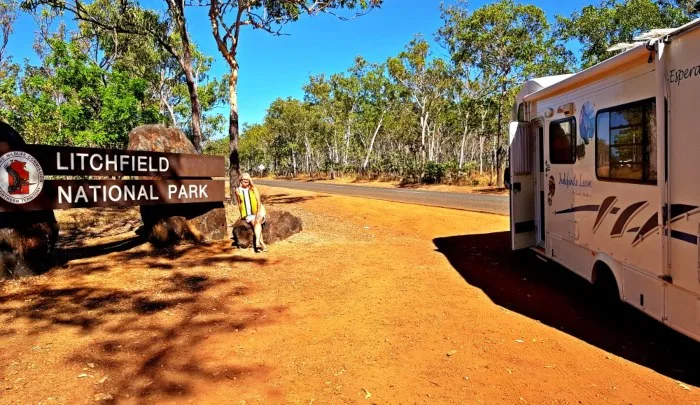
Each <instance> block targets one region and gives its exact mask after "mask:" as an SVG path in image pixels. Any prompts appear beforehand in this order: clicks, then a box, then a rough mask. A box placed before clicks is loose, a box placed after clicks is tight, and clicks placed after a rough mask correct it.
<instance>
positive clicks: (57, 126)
mask: <svg viewBox="0 0 700 405" xmlns="http://www.w3.org/2000/svg"><path fill="white" fill-rule="evenodd" d="M48 46H49V47H50V52H49V53H48V55H46V57H45V58H44V61H43V65H42V66H40V67H34V66H29V65H26V66H25V67H24V75H23V76H22V77H21V78H18V79H17V80H19V83H18V87H19V88H15V87H14V86H13V84H17V81H15V82H14V83H9V84H8V85H6V86H3V91H2V93H1V94H0V98H2V100H3V105H4V107H5V108H3V110H4V111H2V116H3V117H5V118H6V119H7V120H8V121H9V123H10V124H11V125H13V126H15V127H16V128H17V129H18V130H19V131H20V133H22V134H23V136H24V137H25V139H26V140H27V141H28V142H40V143H47V144H60V145H77V146H99V147H114V148H122V147H124V146H125V145H126V142H127V135H128V133H129V131H130V130H131V129H132V128H133V127H134V126H137V125H140V124H144V123H157V122H158V121H159V120H160V118H161V116H160V114H159V112H158V108H157V105H156V104H153V103H149V102H148V101H149V100H148V83H147V81H146V80H144V79H141V78H139V77H134V76H133V75H130V74H129V73H127V72H123V71H120V70H111V71H106V70H105V69H103V68H101V67H100V66H99V65H98V64H97V63H95V62H94V61H92V60H91V59H90V58H89V56H88V55H87V54H86V53H85V52H84V48H83V45H82V44H81V43H80V42H78V41H75V40H72V41H65V40H63V39H62V38H60V37H55V38H52V39H50V40H49V41H48ZM17 90H19V91H17Z"/></svg>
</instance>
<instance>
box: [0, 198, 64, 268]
mask: <svg viewBox="0 0 700 405" xmlns="http://www.w3.org/2000/svg"><path fill="white" fill-rule="evenodd" d="M0 223H1V224H2V225H1V227H0V279H3V278H17V277H25V276H32V275H36V274H41V273H44V272H46V271H47V270H49V269H50V268H51V266H52V265H53V263H54V250H55V247H56V241H57V240H58V223H57V222H56V217H55V216H54V215H53V211H34V212H32V213H30V214H16V213H0Z"/></svg>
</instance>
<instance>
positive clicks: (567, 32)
mask: <svg viewBox="0 0 700 405" xmlns="http://www.w3.org/2000/svg"><path fill="white" fill-rule="evenodd" d="M694 3H695V0H662V1H659V0H604V1H603V2H601V3H600V4H599V5H598V6H586V7H584V8H583V9H581V10H580V11H576V12H574V13H573V14H572V15H571V16H570V17H565V16H560V15H559V16H557V17H556V19H557V23H556V31H555V35H556V36H557V37H559V38H560V39H561V41H568V40H571V39H575V40H577V41H578V42H579V43H580V44H581V58H580V63H581V67H582V68H587V67H590V66H593V65H595V64H596V63H600V62H602V61H604V60H605V59H608V58H609V57H611V56H614V54H615V53H613V52H608V51H607V49H608V48H609V47H610V46H612V45H615V44H617V43H621V42H630V41H632V39H633V38H634V37H635V36H637V35H639V34H641V33H643V32H645V31H649V30H651V29H655V28H673V27H678V26H680V25H683V24H685V23H687V22H689V21H690V20H692V19H693V18H695V17H697V16H698V9H697V8H696V7H697V6H696V5H694ZM698 4H700V3H698Z"/></svg>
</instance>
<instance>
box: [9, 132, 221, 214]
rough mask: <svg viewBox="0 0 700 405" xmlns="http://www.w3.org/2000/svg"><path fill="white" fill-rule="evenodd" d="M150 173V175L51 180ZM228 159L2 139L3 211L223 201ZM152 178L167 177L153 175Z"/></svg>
mask: <svg viewBox="0 0 700 405" xmlns="http://www.w3.org/2000/svg"><path fill="white" fill-rule="evenodd" d="M48 175H62V176H90V175H91V176H117V177H119V176H133V177H136V176H149V177H151V179H148V180H52V179H45V176H48ZM224 175H225V173H224V158H223V157H220V156H201V155H186V154H173V153H157V152H138V151H116V150H104V149H92V148H69V147H53V146H45V145H25V146H21V147H17V148H15V147H12V148H10V147H9V145H8V144H6V143H0V212H17V211H36V210H49V209H63V208H73V207H126V206H135V205H155V204H186V203H203V202H218V201H224V198H225V186H224V180H223V179H221V180H212V177H224ZM153 177H158V178H162V179H158V180H154V179H153Z"/></svg>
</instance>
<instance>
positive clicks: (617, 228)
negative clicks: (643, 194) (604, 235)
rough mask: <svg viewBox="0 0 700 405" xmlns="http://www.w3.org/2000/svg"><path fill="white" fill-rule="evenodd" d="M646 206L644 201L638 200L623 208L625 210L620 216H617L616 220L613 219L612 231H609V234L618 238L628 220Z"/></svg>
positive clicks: (623, 231)
mask: <svg viewBox="0 0 700 405" xmlns="http://www.w3.org/2000/svg"><path fill="white" fill-rule="evenodd" d="M646 206H647V202H646V201H639V202H636V203H634V204H632V205H630V206H629V207H627V208H625V210H624V211H622V214H620V217H619V218H617V221H615V225H613V228H612V231H610V236H612V237H613V238H619V237H620V236H622V234H624V233H625V228H627V225H628V224H629V222H630V220H632V218H633V217H634V216H635V214H637V213H638V212H639V211H640V210H641V209H642V208H644V207H646Z"/></svg>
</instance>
